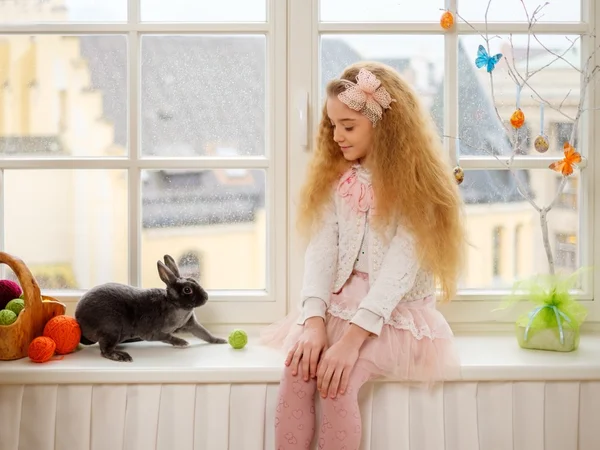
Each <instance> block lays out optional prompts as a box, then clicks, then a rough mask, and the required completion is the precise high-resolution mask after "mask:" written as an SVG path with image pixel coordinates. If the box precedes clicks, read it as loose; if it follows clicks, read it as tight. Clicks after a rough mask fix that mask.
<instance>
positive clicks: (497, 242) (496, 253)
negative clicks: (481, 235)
mask: <svg viewBox="0 0 600 450" xmlns="http://www.w3.org/2000/svg"><path fill="white" fill-rule="evenodd" d="M504 245H505V242H504V227H494V231H493V232H492V276H493V279H494V282H495V283H497V282H499V281H500V280H501V279H502V272H503V261H502V253H503V251H504V250H505V249H504Z"/></svg>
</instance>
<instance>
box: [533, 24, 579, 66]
mask: <svg viewBox="0 0 600 450" xmlns="http://www.w3.org/2000/svg"><path fill="white" fill-rule="evenodd" d="M533 37H534V39H535V40H536V41H537V42H538V44H540V45H541V46H542V48H543V49H544V50H546V51H547V52H548V53H550V54H551V55H554V56H556V57H557V59H561V60H563V61H564V62H566V63H567V64H568V65H570V66H571V67H572V68H573V69H575V70H576V71H577V72H579V73H583V71H582V70H581V69H578V68H577V67H575V66H574V65H573V64H572V63H571V62H570V61H567V60H566V59H565V58H564V57H563V56H561V55H558V54H557V53H556V52H554V51H552V50H550V49H549V48H548V47H546V46H545V45H544V44H542V42H541V41H540V40H539V38H538V37H537V35H535V34H534V35H533ZM569 42H570V41H569Z"/></svg>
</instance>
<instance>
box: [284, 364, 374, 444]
mask: <svg viewBox="0 0 600 450" xmlns="http://www.w3.org/2000/svg"><path fill="white" fill-rule="evenodd" d="M298 369H299V370H298V375H296V376H293V375H292V370H291V369H290V368H289V367H286V368H285V370H284V373H283V377H282V379H281V384H280V387H279V403H278V405H277V412H276V414H275V448H276V450H288V449H290V450H293V449H308V448H310V443H311V442H312V439H313V434H314V432H315V406H314V405H315V403H314V402H315V391H316V389H317V381H316V379H311V380H309V381H304V379H303V377H302V369H301V368H300V367H299V368H298ZM370 378H371V374H370V373H369V372H368V371H366V370H364V369H361V368H358V367H355V368H354V370H353V371H352V373H351V374H350V379H349V382H348V389H347V390H346V393H345V394H342V395H340V394H338V395H337V396H336V398H335V399H332V398H330V397H327V398H326V399H325V398H321V397H320V396H319V398H320V400H321V416H322V419H321V426H320V427H319V439H318V444H319V445H318V449H319V450H358V448H359V447H360V438H361V420H360V410H359V408H358V391H359V390H360V388H361V387H362V385H363V384H365V383H366V382H367V381H368V380H369V379H370Z"/></svg>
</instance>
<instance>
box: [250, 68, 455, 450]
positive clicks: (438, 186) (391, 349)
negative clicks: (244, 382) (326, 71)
mask: <svg viewBox="0 0 600 450" xmlns="http://www.w3.org/2000/svg"><path fill="white" fill-rule="evenodd" d="M442 155H443V151H442V148H441V144H440V141H439V137H438V135H437V133H436V130H435V127H434V125H433V123H432V121H431V119H430V116H429V114H428V113H427V112H426V111H424V110H423V109H422V108H421V106H420V104H419V102H418V99H417V96H416V95H415V93H414V92H413V90H412V89H411V88H410V86H409V85H408V84H407V83H406V82H405V81H404V80H403V79H402V78H401V77H400V75H399V74H398V73H397V72H396V71H395V70H394V69H392V68H390V67H388V66H386V65H383V64H379V63H357V64H354V65H352V66H350V67H348V68H347V69H346V70H345V71H344V72H343V74H342V76H341V78H340V79H336V80H333V81H331V82H330V83H329V84H328V86H327V101H326V104H325V106H324V109H323V115H322V120H321V123H320V125H319V135H318V143H317V148H316V151H315V153H314V158H313V161H312V164H311V166H310V168H309V171H308V179H307V181H306V184H305V186H304V189H303V191H302V194H301V202H300V211H299V225H300V229H301V230H302V231H304V232H306V234H308V235H309V237H310V241H309V244H308V247H307V250H306V255H305V271H304V284H303V291H302V307H301V311H300V313H299V314H293V315H290V316H288V317H286V318H285V319H283V320H281V321H279V322H278V323H275V324H273V325H271V326H270V327H268V328H267V330H266V331H265V332H264V333H263V337H262V342H263V343H266V344H269V345H273V346H276V347H280V348H281V347H283V349H285V351H286V352H287V358H286V360H285V369H284V373H283V378H282V380H281V384H280V396H279V403H278V406H277V413H276V418H275V439H276V449H277V450H285V449H296V448H309V447H310V443H311V441H312V439H313V435H314V431H315V428H314V427H315V415H314V413H315V408H314V394H315V392H316V391H317V390H318V391H319V393H320V395H321V397H322V401H321V409H322V420H321V425H320V427H319V429H318V431H319V436H318V441H317V442H318V448H319V449H325V450H338V449H346V450H357V449H358V448H359V445H360V440H361V419H360V412H359V408H358V401H357V395H358V391H359V389H360V388H361V386H362V385H363V384H364V383H365V382H367V381H368V380H370V379H372V378H375V377H379V376H387V377H393V378H396V379H401V380H407V381H417V382H425V383H430V382H433V381H436V380H444V379H448V378H453V377H456V376H457V375H458V373H459V363H458V359H457V357H456V354H455V351H454V347H453V342H452V331H451V330H450V327H449V326H448V323H447V322H446V320H445V319H444V318H443V316H442V315H441V313H439V312H438V311H437V310H436V309H435V301H436V299H435V289H436V284H437V287H439V288H441V292H442V295H443V299H444V300H449V299H450V298H451V297H452V295H453V294H454V293H455V290H456V282H457V278H458V275H459V269H460V268H461V264H462V259H463V245H464V242H465V236H464V229H463V226H462V222H461V201H460V196H459V192H458V188H457V185H456V181H455V180H454V178H453V175H452V171H451V169H450V167H449V166H448V165H446V164H445V162H444V161H443V158H442Z"/></svg>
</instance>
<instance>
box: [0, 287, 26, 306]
mask: <svg viewBox="0 0 600 450" xmlns="http://www.w3.org/2000/svg"><path fill="white" fill-rule="evenodd" d="M22 293H23V291H22V290H21V286H19V285H18V284H17V283H15V282H14V281H12V280H0V309H4V308H6V305H7V304H8V302H10V301H11V300H12V299H13V298H19V295H21V294H22Z"/></svg>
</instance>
